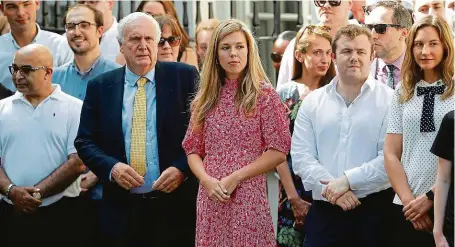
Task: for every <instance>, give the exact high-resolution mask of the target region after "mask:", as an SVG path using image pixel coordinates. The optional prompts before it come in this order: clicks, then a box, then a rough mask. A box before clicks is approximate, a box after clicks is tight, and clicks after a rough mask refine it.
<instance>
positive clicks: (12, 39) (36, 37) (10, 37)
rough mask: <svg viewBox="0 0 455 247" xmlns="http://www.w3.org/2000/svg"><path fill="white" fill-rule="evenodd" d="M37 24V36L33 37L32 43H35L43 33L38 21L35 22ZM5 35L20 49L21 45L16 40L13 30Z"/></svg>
mask: <svg viewBox="0 0 455 247" xmlns="http://www.w3.org/2000/svg"><path fill="white" fill-rule="evenodd" d="M35 25H36V36H35V37H34V38H33V40H32V42H31V43H30V44H33V43H35V42H36V41H37V40H38V39H39V38H40V35H41V28H40V27H39V25H38V24H37V23H35ZM5 36H6V37H7V38H8V39H9V40H11V42H13V45H14V46H15V47H16V48H17V49H20V48H21V47H20V46H19V45H18V44H17V42H16V40H15V39H14V36H13V34H12V32H9V33H7V34H5Z"/></svg>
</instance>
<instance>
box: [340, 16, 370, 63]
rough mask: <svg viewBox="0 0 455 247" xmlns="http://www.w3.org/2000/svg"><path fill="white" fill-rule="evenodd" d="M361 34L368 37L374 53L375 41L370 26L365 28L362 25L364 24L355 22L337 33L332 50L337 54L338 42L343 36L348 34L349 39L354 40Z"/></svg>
mask: <svg viewBox="0 0 455 247" xmlns="http://www.w3.org/2000/svg"><path fill="white" fill-rule="evenodd" d="M360 35H366V36H367V37H368V40H369V41H370V43H371V54H373V45H374V43H373V38H372V36H371V31H370V30H369V29H368V28H365V27H362V26H359V25H355V24H350V25H347V26H345V27H342V28H341V29H340V30H338V32H337V33H336V34H335V38H333V42H332V52H333V54H335V55H336V51H337V43H338V40H339V39H340V38H341V37H342V36H346V37H348V38H349V39H351V40H353V39H355V38H356V37H357V36H360Z"/></svg>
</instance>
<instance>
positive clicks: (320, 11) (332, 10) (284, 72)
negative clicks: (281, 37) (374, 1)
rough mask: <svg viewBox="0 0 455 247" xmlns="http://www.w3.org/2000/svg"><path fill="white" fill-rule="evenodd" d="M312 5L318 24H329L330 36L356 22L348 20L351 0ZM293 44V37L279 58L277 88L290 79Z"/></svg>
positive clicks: (292, 67)
mask: <svg viewBox="0 0 455 247" xmlns="http://www.w3.org/2000/svg"><path fill="white" fill-rule="evenodd" d="M314 5H315V8H316V13H317V15H318V18H319V23H318V25H320V26H329V27H331V28H332V30H331V31H330V34H331V36H332V37H333V36H335V34H336V33H337V31H338V30H339V29H340V28H342V27H344V26H346V25H348V24H349V22H350V21H352V22H355V23H358V22H357V20H355V19H352V20H349V10H351V6H352V0H336V1H319V0H315V1H314ZM294 46H295V38H294V39H292V40H291V42H290V43H289V45H288V46H287V48H286V50H285V51H284V54H283V58H282V60H281V65H280V71H279V73H278V80H277V84H276V85H277V88H278V87H280V85H281V84H283V83H287V82H289V81H290V80H292V73H293V69H294V65H293V62H294Z"/></svg>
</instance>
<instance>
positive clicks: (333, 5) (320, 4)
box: [314, 0, 341, 8]
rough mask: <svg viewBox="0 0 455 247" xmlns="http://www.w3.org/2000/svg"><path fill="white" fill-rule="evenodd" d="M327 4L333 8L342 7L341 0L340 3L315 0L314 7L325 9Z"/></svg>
mask: <svg viewBox="0 0 455 247" xmlns="http://www.w3.org/2000/svg"><path fill="white" fill-rule="evenodd" d="M327 2H328V3H329V5H330V6H332V7H337V6H340V5H341V0H338V1H317V0H314V5H316V6H317V7H319V8H321V7H324V5H325V4H326V3H327Z"/></svg>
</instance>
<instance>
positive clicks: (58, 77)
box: [52, 56, 120, 200]
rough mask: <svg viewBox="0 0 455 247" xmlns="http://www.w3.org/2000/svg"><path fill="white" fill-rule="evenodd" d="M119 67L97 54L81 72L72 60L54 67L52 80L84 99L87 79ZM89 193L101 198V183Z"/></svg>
mask: <svg viewBox="0 0 455 247" xmlns="http://www.w3.org/2000/svg"><path fill="white" fill-rule="evenodd" d="M119 67H120V65H119V64H117V63H115V62H112V61H109V60H107V59H105V58H104V57H103V56H99V57H98V59H96V61H95V62H94V63H93V65H92V67H91V68H90V69H89V70H88V71H86V72H81V71H80V70H79V69H78V68H77V66H76V63H75V62H74V61H73V62H70V63H67V64H65V65H62V66H61V67H58V68H56V69H55V70H54V73H53V74H52V82H53V83H55V84H59V85H60V87H61V89H62V91H63V92H65V93H67V94H69V95H71V96H73V97H76V98H78V99H80V100H84V98H85V92H86V90H87V84H88V81H89V80H91V79H93V78H95V77H97V76H98V75H101V74H103V73H105V72H108V71H110V70H113V69H116V68H119ZM89 193H90V196H91V198H92V199H94V200H101V199H102V195H103V187H102V186H101V183H97V184H96V185H95V186H94V187H93V188H92V189H91V190H90V192H89Z"/></svg>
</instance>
